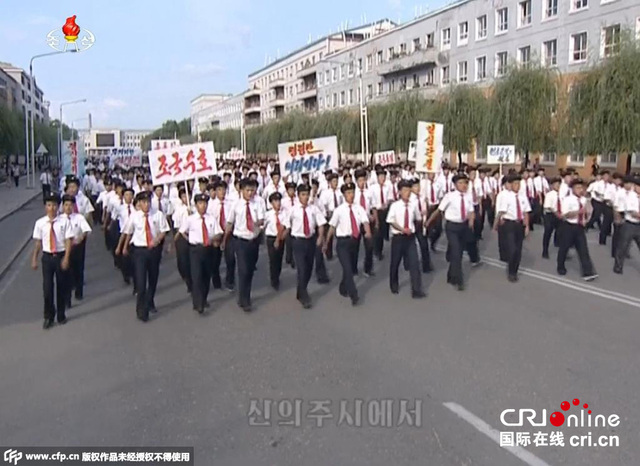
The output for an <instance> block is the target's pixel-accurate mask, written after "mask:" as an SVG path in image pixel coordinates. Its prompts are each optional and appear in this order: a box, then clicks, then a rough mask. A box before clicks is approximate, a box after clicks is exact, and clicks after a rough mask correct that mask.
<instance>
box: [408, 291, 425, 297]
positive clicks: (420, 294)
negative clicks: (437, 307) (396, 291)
mask: <svg viewBox="0 0 640 466" xmlns="http://www.w3.org/2000/svg"><path fill="white" fill-rule="evenodd" d="M411 297H412V298H413V299H423V298H426V297H427V295H426V293H425V292H424V291H418V292H417V293H411Z"/></svg>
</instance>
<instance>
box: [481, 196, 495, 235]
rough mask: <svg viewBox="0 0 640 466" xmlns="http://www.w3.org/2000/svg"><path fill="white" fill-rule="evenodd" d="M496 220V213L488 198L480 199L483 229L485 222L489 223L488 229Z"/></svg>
mask: <svg viewBox="0 0 640 466" xmlns="http://www.w3.org/2000/svg"><path fill="white" fill-rule="evenodd" d="M495 219H496V212H495V209H494V207H493V202H491V198H490V197H485V198H483V199H482V225H483V228H484V223H485V221H487V222H489V229H491V228H493V222H494V221H495Z"/></svg>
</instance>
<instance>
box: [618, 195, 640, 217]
mask: <svg viewBox="0 0 640 466" xmlns="http://www.w3.org/2000/svg"><path fill="white" fill-rule="evenodd" d="M639 204H640V201H639V198H638V194H637V193H636V192H635V190H634V189H633V188H631V190H629V191H627V190H626V189H622V190H621V194H620V195H619V196H618V206H617V208H616V210H617V211H618V212H620V213H624V219H625V221H627V222H631V223H636V224H637V223H640V220H638V219H637V218H634V217H633V216H632V215H631V214H632V213H633V212H635V213H638V211H639V209H640V205H639Z"/></svg>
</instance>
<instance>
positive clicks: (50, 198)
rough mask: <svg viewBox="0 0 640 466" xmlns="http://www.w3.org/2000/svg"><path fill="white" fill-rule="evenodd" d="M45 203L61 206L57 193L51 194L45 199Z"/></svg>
mask: <svg viewBox="0 0 640 466" xmlns="http://www.w3.org/2000/svg"><path fill="white" fill-rule="evenodd" d="M44 202H45V203H47V202H55V203H56V204H60V197H59V196H58V195H57V194H55V193H49V194H47V195H46V196H45V197H44Z"/></svg>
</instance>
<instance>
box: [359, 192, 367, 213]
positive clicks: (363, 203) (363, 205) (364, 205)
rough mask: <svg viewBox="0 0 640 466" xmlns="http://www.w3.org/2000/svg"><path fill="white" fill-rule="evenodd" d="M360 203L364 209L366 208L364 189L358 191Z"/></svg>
mask: <svg viewBox="0 0 640 466" xmlns="http://www.w3.org/2000/svg"><path fill="white" fill-rule="evenodd" d="M360 205H361V206H362V208H363V209H364V210H367V202H366V201H365V200H364V191H360Z"/></svg>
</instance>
